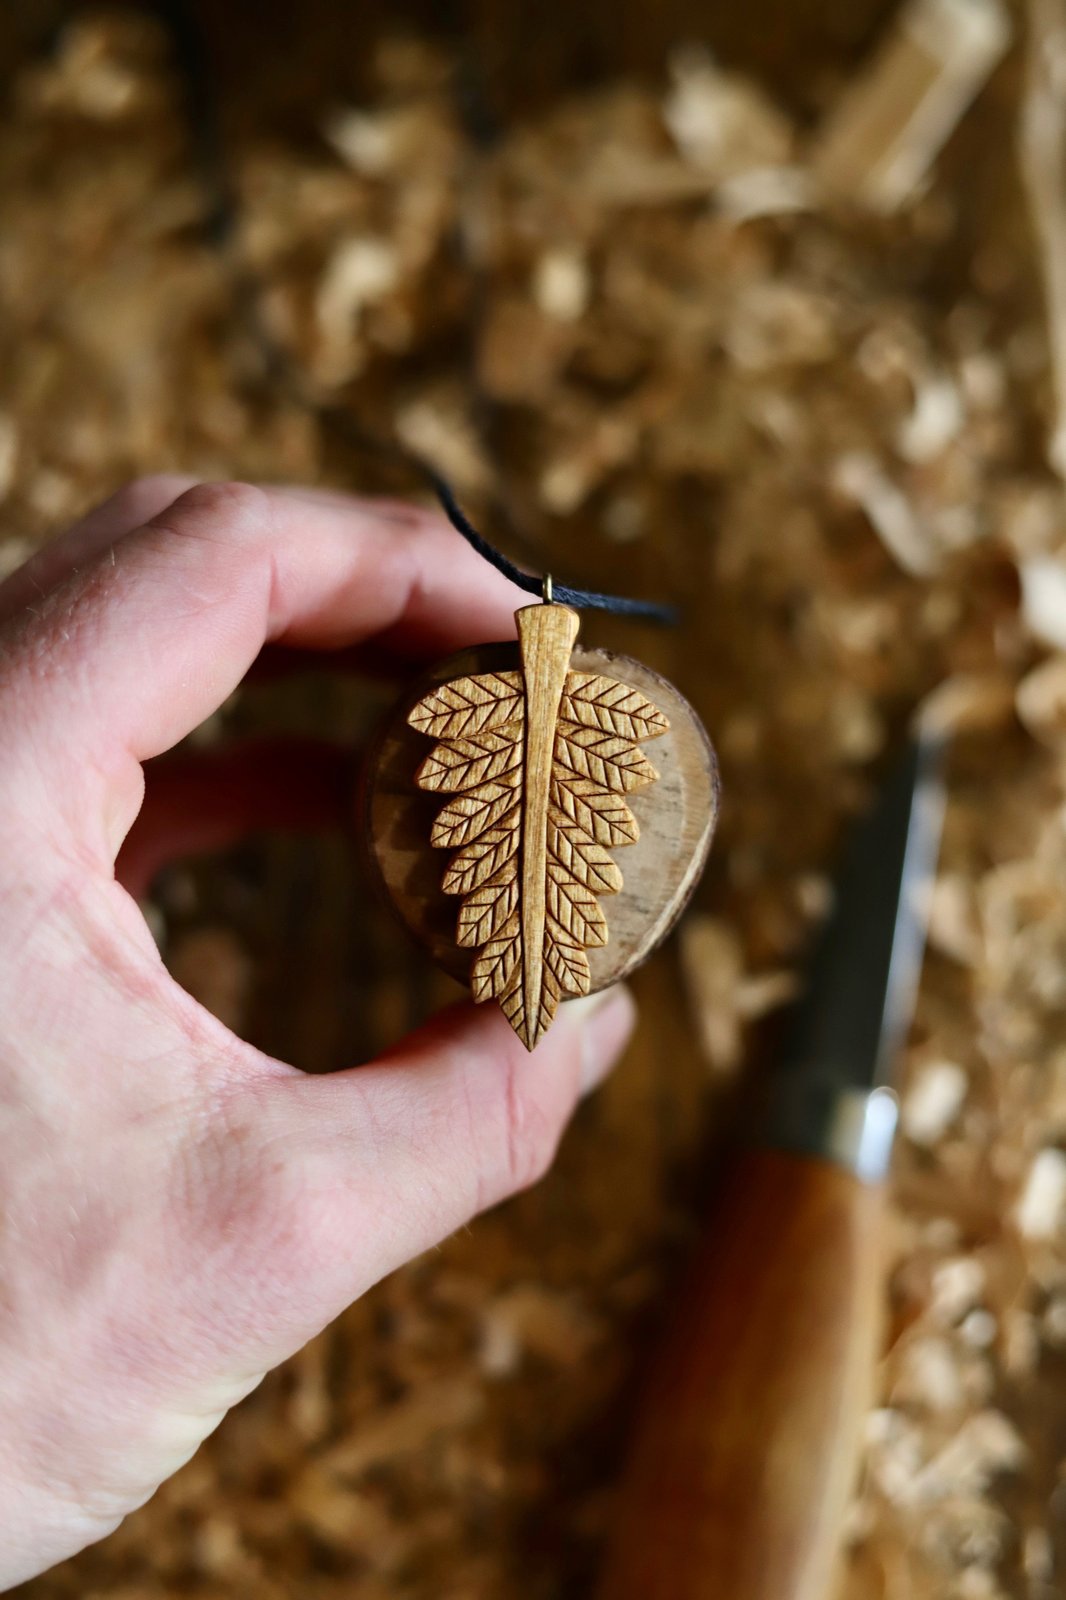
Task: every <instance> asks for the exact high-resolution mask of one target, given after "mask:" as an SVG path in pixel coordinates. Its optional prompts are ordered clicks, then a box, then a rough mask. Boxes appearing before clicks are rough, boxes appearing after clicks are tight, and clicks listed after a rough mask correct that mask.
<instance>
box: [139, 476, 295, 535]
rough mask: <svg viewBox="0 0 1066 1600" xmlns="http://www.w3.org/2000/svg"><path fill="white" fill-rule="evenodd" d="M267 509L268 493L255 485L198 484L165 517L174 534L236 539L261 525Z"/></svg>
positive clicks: (185, 493) (180, 497)
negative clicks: (207, 533) (207, 534)
mask: <svg viewBox="0 0 1066 1600" xmlns="http://www.w3.org/2000/svg"><path fill="white" fill-rule="evenodd" d="M270 506H271V500H270V495H269V492H268V491H267V490H266V489H261V488H260V487H259V486H258V485H257V484H254V483H239V482H233V483H229V482H225V483H197V484H194V485H193V487H192V488H191V489H186V490H185V492H184V493H183V494H180V495H178V497H177V499H176V500H175V501H174V503H173V505H172V506H171V507H170V508H169V509H168V510H167V512H166V513H165V514H164V515H165V520H166V525H167V527H168V529H171V530H173V531H175V532H191V533H202V532H209V533H210V534H211V535H212V536H217V535H218V534H223V535H226V536H230V537H234V538H239V537H241V536H242V535H244V534H247V533H250V532H253V531H254V530H255V529H257V528H258V527H260V526H261V525H262V523H263V520H264V518H265V517H266V516H267V515H268V514H269V512H270Z"/></svg>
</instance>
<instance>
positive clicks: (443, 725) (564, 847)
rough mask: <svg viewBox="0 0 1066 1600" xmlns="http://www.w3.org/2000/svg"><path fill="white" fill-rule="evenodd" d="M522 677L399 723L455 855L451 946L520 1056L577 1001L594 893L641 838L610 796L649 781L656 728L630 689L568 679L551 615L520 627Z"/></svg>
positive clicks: (532, 612) (661, 723) (611, 888)
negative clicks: (648, 752)
mask: <svg viewBox="0 0 1066 1600" xmlns="http://www.w3.org/2000/svg"><path fill="white" fill-rule="evenodd" d="M515 623H516V626H517V629H518V652H519V661H520V666H521V671H520V674H518V675H517V676H518V682H517V685H516V682H515V675H514V674H512V673H506V674H501V673H489V674H485V675H483V676H469V675H468V676H464V677H463V678H461V679H460V680H459V681H458V683H456V684H445V685H444V686H443V687H442V688H440V689H433V690H431V691H430V692H429V693H428V694H427V695H425V696H424V697H423V698H422V699H421V700H419V701H418V702H417V703H416V704H415V706H414V707H413V709H412V710H411V712H410V713H409V715H408V719H407V720H408V722H409V723H410V725H411V726H412V727H413V728H416V729H417V730H418V731H419V732H423V733H428V734H430V735H431V736H434V737H440V738H441V742H440V743H439V744H436V745H435V746H434V748H433V750H432V751H431V752H430V754H429V755H428V756H427V757H426V758H425V760H424V761H423V762H422V763H421V765H420V766H419V768H418V771H417V772H416V774H415V782H416V784H417V785H418V786H419V787H420V788H422V789H427V790H429V791H431V792H437V793H445V794H448V795H449V796H450V797H451V798H450V799H449V800H448V802H447V803H446V805H445V806H444V808H443V810H442V811H441V812H440V814H439V815H438V816H437V818H436V820H435V822H434V824H433V828H432V831H431V834H430V840H431V842H432V844H434V845H436V846H438V847H443V848H446V849H452V850H455V849H456V847H457V846H459V847H461V848H459V849H458V850H457V851H456V855H455V856H454V857H453V859H452V861H451V862H450V863H449V865H448V869H447V871H446V872H445V875H444V881H443V887H444V890H445V893H452V894H456V893H457V894H461V895H462V896H463V898H462V904H461V908H460V912H459V921H458V928H457V932H456V943H457V944H459V945H460V946H463V947H469V946H473V947H474V949H475V951H476V955H475V958H474V960H473V964H472V966H471V968H470V985H471V992H472V993H473V996H474V999H475V1000H476V1001H479V1002H481V1001H485V1000H497V1001H498V1002H499V1005H500V1007H501V1009H502V1011H503V1013H504V1015H505V1016H506V1018H507V1020H508V1022H509V1023H510V1024H511V1026H512V1028H513V1029H514V1030H515V1032H516V1033H517V1035H518V1037H519V1038H520V1039H521V1040H522V1042H523V1044H524V1045H525V1046H526V1048H527V1050H532V1049H533V1048H534V1047H535V1045H536V1043H537V1041H538V1040H539V1039H540V1038H541V1037H542V1035H543V1034H544V1033H545V1031H546V1030H547V1029H548V1027H549V1026H550V1025H551V1022H552V1020H553V1018H554V1016H555V1013H556V1011H557V1009H558V1005H559V1000H560V998H561V997H562V996H564V995H567V994H570V995H580V994H587V993H588V990H589V984H590V982H591V974H590V971H589V965H588V959H587V957H586V954H585V952H586V950H587V949H588V948H589V946H595V945H604V944H606V943H607V941H608V932H607V919H606V917H605V916H604V914H603V911H602V910H601V908H600V905H599V901H598V899H597V895H599V894H614V893H617V892H618V891H619V890H620V889H621V887H622V877H621V874H620V873H619V871H618V869H617V867H615V865H614V862H613V861H612V859H611V856H610V855H609V854H608V848H607V847H609V846H614V845H618V844H630V843H633V842H635V840H636V839H637V837H638V828H637V824H636V821H635V819H634V817H633V815H632V813H631V812H630V811H629V809H628V807H627V806H626V805H625V802H624V800H622V799H621V798H620V797H621V796H622V795H624V794H627V793H628V792H630V791H631V790H633V789H637V788H640V787H642V786H643V785H645V784H649V783H653V782H654V781H655V779H656V778H657V776H658V774H657V772H656V771H655V768H654V767H653V766H652V765H651V762H650V761H649V760H648V759H647V757H646V756H645V755H644V754H643V752H642V751H641V749H640V746H639V743H638V740H639V739H641V738H643V739H650V738H658V737H660V736H661V735H662V734H665V733H666V732H667V730H668V728H669V722H668V720H667V718H666V717H665V716H664V715H663V713H662V712H661V711H659V710H658V709H657V708H656V707H655V706H654V705H652V704H651V702H650V701H649V700H648V699H647V698H646V697H645V696H643V695H641V694H639V693H638V692H637V691H636V690H635V689H633V688H631V687H629V686H628V685H625V684H621V683H618V682H617V681H615V680H613V679H609V678H605V677H601V676H596V675H593V674H589V673H572V672H571V671H570V653H571V650H572V648H573V644H574V640H575V639H576V638H577V633H578V628H579V626H580V619H579V617H578V614H577V612H576V611H572V610H570V609H569V608H568V607H567V606H560V605H550V604H549V605H534V606H525V607H523V608H522V609H521V610H520V611H518V612H517V613H516V615H515Z"/></svg>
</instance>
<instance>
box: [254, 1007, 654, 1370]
mask: <svg viewBox="0 0 1066 1600" xmlns="http://www.w3.org/2000/svg"><path fill="white" fill-rule="evenodd" d="M634 1018H635V1009H634V1005H633V1001H632V998H631V996H630V993H629V991H628V990H627V989H625V988H624V987H622V986H615V987H614V988H612V989H608V990H605V991H604V992H602V993H601V994H597V995H592V996H589V997H588V998H587V999H585V1000H574V1001H569V1002H567V1003H566V1004H565V1005H562V1006H560V1008H559V1012H558V1015H557V1017H556V1020H555V1022H554V1024H553V1026H552V1028H551V1029H550V1030H549V1032H548V1033H547V1034H546V1036H545V1037H544V1038H543V1039H542V1040H541V1042H540V1044H539V1045H538V1046H537V1048H536V1049H535V1050H534V1051H533V1052H532V1053H530V1052H527V1051H526V1050H525V1049H524V1048H523V1046H522V1044H521V1043H520V1041H519V1040H518V1039H517V1038H516V1037H515V1035H514V1033H513V1032H512V1031H511V1028H510V1027H509V1026H508V1024H507V1021H506V1019H505V1018H504V1017H503V1015H502V1014H501V1013H500V1012H499V1011H498V1010H497V1008H496V1007H495V1006H492V1007H489V1006H474V1005H473V1004H469V1003H467V1004H463V1005H459V1006H455V1007H453V1008H451V1009H450V1010H448V1011H445V1012H443V1013H442V1014H441V1015H440V1016H438V1017H436V1018H434V1020H433V1021H432V1022H430V1023H429V1024H427V1025H426V1026H425V1027H424V1028H421V1029H420V1030H419V1031H418V1032H416V1033H414V1034H411V1035H410V1036H409V1037H408V1038H407V1039H405V1040H403V1041H402V1043H401V1044H399V1045H398V1046H397V1047H396V1048H395V1049H393V1050H392V1051H390V1052H389V1053H388V1054H387V1055H385V1056H383V1057H381V1058H380V1059H379V1060H377V1061H375V1062H372V1063H371V1064H369V1065H368V1066H365V1067H355V1068H352V1069H350V1070H348V1071H345V1072H338V1073H333V1074H330V1075H328V1076H324V1077H307V1076H303V1075H296V1074H292V1075H290V1074H288V1073H286V1074H285V1075H284V1076H283V1077H279V1078H277V1079H275V1080H274V1082H273V1083H272V1085H271V1086H270V1089H269V1091H268V1093H267V1094H266V1095H265V1096H264V1098H263V1101H262V1102H261V1104H260V1106H259V1108H258V1115H257V1119H256V1120H257V1123H258V1135H259V1139H262V1138H266V1139H268V1140H269V1146H270V1148H271V1149H273V1150H274V1151H276V1152H278V1153H279V1162H278V1166H279V1168H280V1169H281V1170H280V1171H279V1174H278V1176H279V1178H281V1179H282V1180H283V1181H282V1182H281V1183H280V1185H279V1189H278V1190H275V1199H277V1198H279V1197H280V1194H283V1195H284V1204H285V1210H286V1212H287V1217H286V1223H285V1226H284V1228H281V1229H278V1228H273V1227H272V1228H270V1229H269V1230H268V1231H269V1232H270V1234H271V1238H272V1248H271V1271H270V1273H269V1277H268V1280H267V1281H269V1282H270V1283H271V1284H272V1285H273V1287H274V1290H275V1291H280V1293H279V1294H278V1295H277V1298H276V1299H275V1300H274V1303H273V1304H271V1305H269V1306H266V1305H264V1306H261V1307H260V1308H259V1315H258V1317H257V1321H258V1325H259V1327H260V1329H261V1330H263V1331H264V1332H265V1331H266V1329H267V1328H268V1327H272V1333H273V1334H274V1335H275V1336H276V1337H277V1338H278V1340H279V1341H280V1342H279V1344H278V1345H277V1346H276V1347H275V1348H274V1349H272V1350H270V1351H264V1352H263V1353H264V1355H265V1356H266V1357H267V1358H268V1359H281V1357H282V1356H283V1355H285V1354H288V1352H289V1350H290V1349H292V1348H295V1347H296V1345H298V1344H299V1343H302V1342H303V1340H304V1339H306V1338H308V1337H309V1336H310V1335H311V1334H312V1333H314V1332H317V1331H318V1328H320V1327H321V1326H322V1325H324V1324H325V1323H326V1322H328V1321H329V1320H331V1318H333V1317H334V1316H336V1315H337V1314H338V1312H340V1311H341V1310H342V1309H343V1308H344V1307H345V1306H347V1305H348V1304H349V1303H350V1302H351V1301H352V1300H354V1299H355V1298H356V1297H357V1296H358V1295H360V1294H362V1293H363V1292H364V1291H365V1290H366V1289H368V1288H369V1287H370V1286H371V1284H373V1283H375V1282H376V1281H377V1280H378V1279H379V1278H382V1277H384V1276H385V1275H386V1274H387V1273H389V1272H391V1271H392V1270H393V1269H394V1268H396V1267H398V1266H400V1265H402V1264H403V1263H404V1262H406V1261H409V1260H410V1259H411V1258H412V1257H414V1256H416V1255H418V1254H420V1253H421V1252H422V1251H423V1250H427V1249H429V1248H431V1247H432V1246H433V1245H436V1244H439V1243H440V1241H441V1240H442V1239H444V1238H446V1237H447V1235H448V1234H450V1233H452V1232H453V1231H454V1230H455V1229H456V1228H458V1227H461V1226H462V1225H463V1224H464V1223H465V1222H468V1221H469V1220H470V1218H471V1217H473V1216H474V1215H475V1214H476V1213H477V1212H479V1211H483V1210H484V1209H485V1208H486V1207H488V1206H491V1205H494V1204H495V1203H496V1202H497V1201H499V1200H502V1199H504V1198H505V1197H506V1196H507V1195H510V1194H513V1193H515V1192H516V1191H518V1190H520V1189H524V1188H526V1187H528V1185H530V1184H532V1183H534V1182H536V1180H537V1179H538V1178H540V1177H541V1176H542V1175H543V1174H544V1172H545V1171H546V1170H547V1168H548V1167H549V1166H550V1164H551V1161H552V1158H553V1156H554V1154H555V1151H556V1148H557V1146H558V1143H559V1140H560V1138H561V1136H562V1133H563V1130H564V1129H565V1127H566V1124H567V1122H568V1121H569V1118H570V1115H571V1113H572V1112H573V1110H574V1107H575V1106H576V1104H577V1102H578V1101H579V1099H580V1098H581V1097H582V1095H584V1094H585V1093H587V1092H588V1091H589V1090H590V1089H592V1088H593V1087H595V1085H596V1084H597V1083H599V1082H600V1081H601V1079H602V1078H603V1077H605V1076H606V1074H607V1072H608V1071H609V1070H610V1068H611V1066H612V1065H613V1063H614V1061H615V1059H616V1057H617V1056H618V1055H619V1053H620V1052H621V1050H622V1049H623V1047H624V1045H625V1043H626V1041H627V1039H628V1038H629V1035H630V1032H631V1030H632V1026H633V1022H634ZM257 1142H258V1141H257ZM280 1241H284V1253H283V1256H282V1257H280V1258H279V1254H278V1246H279V1242H280ZM257 1276H258V1275H257ZM259 1281H260V1282H261V1283H262V1282H263V1281H264V1280H263V1278H262V1277H260V1278H259ZM292 1317H295V1318H296V1321H295V1322H293V1321H292V1320H291V1318H292ZM271 1343H273V1339H272V1340H271Z"/></svg>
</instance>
